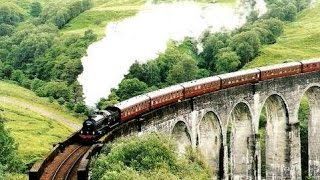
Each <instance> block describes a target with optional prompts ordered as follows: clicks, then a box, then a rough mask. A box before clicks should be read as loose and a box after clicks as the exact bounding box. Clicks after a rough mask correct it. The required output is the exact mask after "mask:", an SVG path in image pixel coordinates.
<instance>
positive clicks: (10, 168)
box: [0, 119, 25, 177]
mask: <svg viewBox="0 0 320 180" xmlns="http://www.w3.org/2000/svg"><path fill="white" fill-rule="evenodd" d="M17 149H18V146H17V144H16V143H15V142H14V139H13V138H12V137H11V136H10V135H9V132H8V131H7V130H6V129H5V127H4V123H3V120H2V119H0V154H1V156H0V173H2V172H1V171H3V172H21V171H22V170H23V169H24V168H25V167H24V165H23V163H22V162H21V160H19V158H18V157H17V155H16V151H17ZM1 177H3V176H1Z"/></svg>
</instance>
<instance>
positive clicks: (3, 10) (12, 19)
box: [0, 3, 24, 25]
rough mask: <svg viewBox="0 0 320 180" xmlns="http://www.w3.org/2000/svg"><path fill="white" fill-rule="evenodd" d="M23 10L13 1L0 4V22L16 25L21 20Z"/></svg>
mask: <svg viewBox="0 0 320 180" xmlns="http://www.w3.org/2000/svg"><path fill="white" fill-rule="evenodd" d="M23 18H24V15H23V10H22V9H21V8H20V7H19V6H17V5H16V4H14V3H3V4H1V5H0V24H2V23H4V24H9V25H17V24H18V23H19V22H21V21H23Z"/></svg>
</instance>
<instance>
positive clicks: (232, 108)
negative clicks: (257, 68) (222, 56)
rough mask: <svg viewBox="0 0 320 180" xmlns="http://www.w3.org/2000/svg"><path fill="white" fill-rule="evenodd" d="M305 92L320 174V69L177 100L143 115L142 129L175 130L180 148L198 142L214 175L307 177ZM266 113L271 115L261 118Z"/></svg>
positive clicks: (313, 167) (312, 155)
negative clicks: (302, 127)
mask: <svg viewBox="0 0 320 180" xmlns="http://www.w3.org/2000/svg"><path fill="white" fill-rule="evenodd" d="M305 96H306V97H307V99H308V103H309V107H310V112H309V114H310V115H309V119H308V155H309V160H308V161H309V166H308V171H309V175H310V176H313V177H315V178H316V179H320V114H319V113H320V72H312V73H305V74H299V75H295V76H289V77H285V78H278V79H272V80H269V81H261V82H259V83H256V84H247V85H242V86H237V87H233V88H228V89H224V90H220V91H216V92H212V93H209V94H205V95H202V96H198V97H195V98H192V99H189V100H185V101H181V102H177V103H175V104H171V105H169V106H166V107H163V108H160V109H157V110H155V111H152V112H149V113H147V114H145V115H143V119H144V121H142V124H141V127H140V130H141V131H142V132H148V131H159V132H164V133H171V134H172V136H173V137H174V138H176V140H177V142H178V151H179V152H180V153H184V151H185V147H186V146H188V145H191V146H192V147H193V148H196V147H197V148H198V149H199V150H200V151H201V152H202V154H203V155H204V157H205V159H206V160H207V162H208V164H209V166H210V168H211V169H212V171H213V174H214V179H301V155H300V147H301V142H300V126H299V120H298V110H299V106H300V102H301V100H302V97H305ZM261 114H264V117H265V119H266V120H265V121H264V123H261V124H259V119H260V118H261V116H262V115H261ZM259 127H264V128H262V130H261V128H259ZM262 136H263V137H264V138H261V137H262ZM262 139H265V140H264V141H262ZM228 142H229V143H228ZM262 144H264V146H263V147H265V148H261V147H262ZM261 166H264V167H265V168H264V169H265V172H262V171H261V169H262V168H261Z"/></svg>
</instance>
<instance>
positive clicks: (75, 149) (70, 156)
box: [40, 144, 90, 180]
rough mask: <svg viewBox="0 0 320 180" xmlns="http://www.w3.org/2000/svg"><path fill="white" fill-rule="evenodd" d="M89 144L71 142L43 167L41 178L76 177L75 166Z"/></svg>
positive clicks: (65, 179) (66, 178)
mask: <svg viewBox="0 0 320 180" xmlns="http://www.w3.org/2000/svg"><path fill="white" fill-rule="evenodd" d="M89 148H90V146H83V145H80V144H71V145H69V146H67V147H66V148H65V149H64V150H63V152H61V153H60V154H59V155H57V156H56V157H55V158H54V159H53V161H52V162H51V163H50V164H49V165H48V166H47V167H46V168H45V170H44V173H43V174H42V176H41V177H40V179H41V180H69V179H77V166H78V165H79V162H80V160H81V158H82V156H83V155H84V154H85V153H86V152H87V151H88V150H89Z"/></svg>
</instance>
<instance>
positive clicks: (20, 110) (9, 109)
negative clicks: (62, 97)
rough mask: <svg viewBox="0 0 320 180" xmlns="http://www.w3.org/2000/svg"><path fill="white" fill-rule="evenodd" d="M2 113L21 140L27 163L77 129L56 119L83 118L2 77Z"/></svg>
mask: <svg viewBox="0 0 320 180" xmlns="http://www.w3.org/2000/svg"><path fill="white" fill-rule="evenodd" d="M52 114H54V116H52ZM0 115H1V117H2V118H4V120H5V127H6V128H7V129H9V130H10V133H11V135H12V136H13V137H14V138H15V140H16V142H17V143H18V144H19V148H18V154H19V156H20V157H21V158H22V159H23V161H25V162H26V163H30V162H33V161H34V160H37V159H39V158H42V157H43V156H44V155H45V154H46V153H48V152H49V150H50V149H51V148H52V145H53V144H54V143H57V142H59V141H61V140H62V139H65V138H66V137H67V136H69V135H70V134H71V133H72V132H73V131H75V130H74V129H73V128H72V127H70V126H69V124H67V123H63V122H62V123H61V122H58V121H57V119H59V118H60V119H64V121H65V122H68V123H70V124H75V125H80V123H81V120H80V119H83V118H84V117H75V116H72V115H70V112H68V111H67V110H65V109H63V108H61V106H59V105H57V104H54V103H50V102H49V101H48V99H46V98H40V97H37V96H36V95H35V94H34V93H33V92H31V91H29V90H27V89H24V88H22V87H19V86H17V85H14V84H10V83H7V82H3V81H0Z"/></svg>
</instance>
